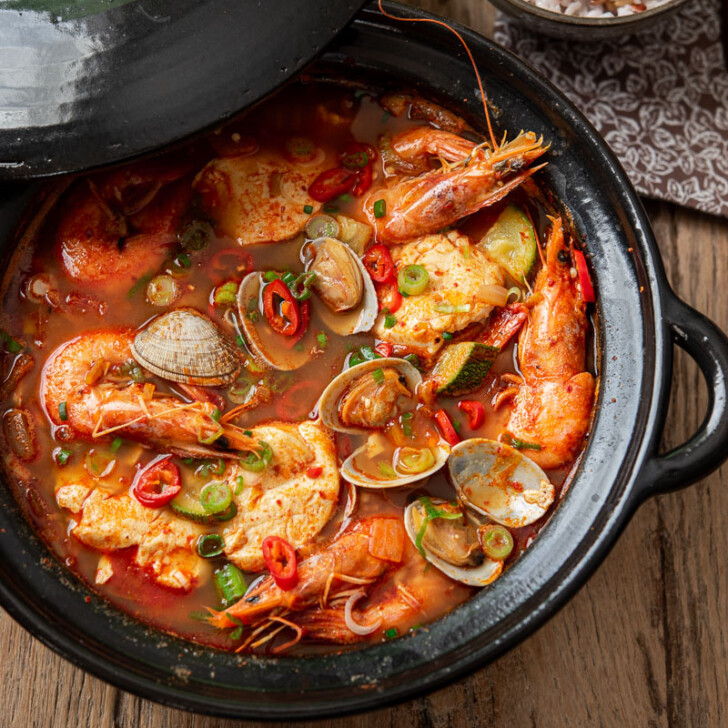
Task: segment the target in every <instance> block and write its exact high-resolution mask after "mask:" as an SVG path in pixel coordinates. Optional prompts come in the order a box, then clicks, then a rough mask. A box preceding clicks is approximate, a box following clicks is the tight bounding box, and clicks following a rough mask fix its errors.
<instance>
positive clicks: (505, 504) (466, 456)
mask: <svg viewBox="0 0 728 728" xmlns="http://www.w3.org/2000/svg"><path fill="white" fill-rule="evenodd" d="M504 468H505V470H504ZM448 469H449V471H450V479H451V480H452V483H453V485H454V486H455V490H456V491H457V492H458V495H459V496H460V499H461V500H462V501H463V502H464V503H465V504H466V505H467V506H468V507H469V508H472V509H473V510H474V511H476V512H477V513H482V514H483V515H486V516H488V517H489V518H491V519H492V520H494V521H496V523H500V524H502V525H504V526H508V527H509V528H521V527H522V526H528V525H529V524H530V523H534V522H535V521H538V519H539V518H542V517H543V516H544V515H545V513H546V511H547V510H548V509H549V507H550V506H551V504H552V503H553V502H554V497H555V493H556V491H555V489H554V486H553V485H552V484H551V482H550V481H549V479H548V476H547V475H546V473H544V471H543V470H541V468H540V467H539V466H538V465H536V463H534V462H533V460H531V459H530V458H528V457H526V456H525V455H524V454H523V453H522V452H519V451H518V450H515V449H514V448H512V447H510V446H509V445H506V444H504V443H502V442H495V441H494V440H485V439H482V438H472V439H470V440H464V441H463V442H459V443H458V444H457V445H455V447H453V449H452V452H451V454H450V460H449V461H448Z"/></svg>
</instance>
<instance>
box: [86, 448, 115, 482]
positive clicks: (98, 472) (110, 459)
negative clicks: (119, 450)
mask: <svg viewBox="0 0 728 728" xmlns="http://www.w3.org/2000/svg"><path fill="white" fill-rule="evenodd" d="M84 466H85V467H86V471H87V472H88V474H89V475H91V476H92V477H94V478H105V477H106V476H107V475H110V474H111V473H112V471H113V470H114V467H115V466H116V458H114V456H113V455H112V454H111V453H108V452H104V451H103V450H102V451H98V450H96V449H95V448H93V449H91V450H89V451H88V452H87V453H86V457H85V459H84Z"/></svg>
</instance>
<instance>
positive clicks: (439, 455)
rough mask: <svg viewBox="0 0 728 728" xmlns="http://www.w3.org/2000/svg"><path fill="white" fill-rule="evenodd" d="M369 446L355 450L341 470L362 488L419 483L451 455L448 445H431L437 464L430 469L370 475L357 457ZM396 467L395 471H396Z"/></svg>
mask: <svg viewBox="0 0 728 728" xmlns="http://www.w3.org/2000/svg"><path fill="white" fill-rule="evenodd" d="M366 449H367V446H366V445H362V447H360V448H359V449H358V450H355V451H354V452H353V453H352V454H351V455H349V457H348V458H346V460H344V462H343V463H342V464H341V468H340V469H339V472H340V473H341V477H342V478H344V479H345V480H348V481H349V482H350V483H353V484H354V485H359V486H361V487H362V488H376V489H382V488H399V487H400V486H402V485H409V484H410V483H417V482H419V481H421V480H424V479H425V478H429V477H430V476H431V475H432V474H433V473H436V472H437V471H438V470H439V469H440V468H441V467H442V466H443V465H444V464H445V463H446V462H447V458H448V456H449V455H450V448H449V447H448V446H447V445H444V444H440V445H436V446H435V447H431V448H430V450H432V453H433V455H434V456H435V464H434V465H433V466H432V467H431V468H429V469H428V470H424V471H423V472H421V473H414V474H410V475H404V474H400V475H399V476H398V477H396V478H387V477H385V476H384V475H382V476H381V477H377V476H376V475H370V474H369V473H367V472H364V470H362V469H361V468H360V467H358V466H357V458H358V457H359V456H360V455H364V453H365V452H366ZM396 472H397V471H396V469H395V473H396Z"/></svg>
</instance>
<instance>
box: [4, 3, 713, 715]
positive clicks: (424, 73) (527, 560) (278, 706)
mask: <svg viewBox="0 0 728 728" xmlns="http://www.w3.org/2000/svg"><path fill="white" fill-rule="evenodd" d="M386 5H387V7H388V9H390V10H392V11H393V12H395V13H396V14H397V15H409V16H412V17H429V16H428V15H427V14H426V13H424V12H422V11H417V10H414V9H412V8H404V7H402V6H398V5H395V4H393V3H387V4H386ZM453 25H456V24H454V23H453ZM456 27H458V30H459V31H460V32H461V34H462V35H463V37H465V38H466V40H467V42H468V44H469V45H470V47H471V49H472V50H473V52H474V54H475V57H476V60H477V61H478V64H479V66H480V67H481V69H483V70H484V71H485V75H486V82H487V83H488V84H489V88H491V89H492V90H493V92H494V97H496V98H497V100H499V101H500V102H501V104H500V108H499V109H498V111H499V112H502V115H503V117H504V118H506V119H511V116H509V113H510V109H509V104H513V105H515V106H514V108H518V109H521V111H519V112H518V114H515V115H514V116H513V119H514V120H515V121H516V122H517V123H521V122H522V121H524V120H528V121H531V120H533V119H535V120H536V122H534V123H535V124H536V125H538V124H539V123H540V124H542V125H546V124H548V125H550V126H549V128H550V130H551V131H552V133H553V148H552V152H551V155H552V162H553V163H552V165H550V167H547V168H546V170H545V171H544V172H542V173H540V174H542V175H544V177H545V178H546V180H547V182H546V187H547V188H549V189H552V190H553V191H554V193H555V194H556V197H557V198H558V199H564V200H565V201H566V203H567V205H569V208H570V209H571V210H572V212H573V213H574V224H575V227H576V229H577V231H578V232H579V233H580V234H583V235H586V241H585V243H586V249H587V250H588V251H589V253H590V255H592V256H593V257H594V260H595V265H594V271H595V274H596V284H597V287H598V290H599V295H600V307H601V311H602V314H603V315H604V316H603V320H600V322H599V326H598V329H599V334H600V337H602V341H603V349H602V355H601V358H600V361H599V369H600V376H601V385H600V391H599V402H598V408H599V413H598V416H597V419H596V421H595V424H594V429H593V431H592V437H591V439H590V441H589V443H588V445H587V448H586V451H585V453H584V455H583V458H582V461H581V463H580V465H579V467H578V470H577V474H576V476H575V478H574V480H573V482H572V484H571V487H570V490H569V492H568V494H567V496H566V497H565V498H564V499H563V501H562V502H561V503H560V505H559V507H558V508H557V509H556V511H555V513H554V514H553V516H552V517H551V519H550V520H549V522H548V524H547V525H546V526H545V527H544V529H543V531H542V532H541V534H540V535H539V538H538V539H536V540H535V542H534V543H533V545H532V546H530V547H529V549H528V550H527V551H526V552H525V553H524V554H523V555H522V556H521V557H520V558H519V560H518V561H517V562H516V563H515V564H514V565H513V566H512V567H511V568H510V569H509V570H507V571H506V573H505V574H504V575H503V576H502V577H501V578H500V579H499V580H497V581H496V582H495V583H494V584H493V585H492V586H491V587H490V588H489V589H488V590H487V591H484V592H481V593H480V594H478V595H477V596H475V597H474V598H472V599H470V600H469V601H467V602H465V603H464V604H463V605H461V606H460V607H458V608H456V609H455V610H453V611H452V612H451V613H450V614H448V615H446V616H445V617H443V618H442V619H440V620H438V621H437V622H435V623H433V624H432V625H429V626H428V627H426V628H425V629H422V630H419V631H417V632H416V633H414V634H411V635H407V636H403V637H402V638H400V639H397V640H393V641H391V642H387V643H383V644H378V645H374V646H370V647H367V648H364V649H359V650H355V651H351V652H344V653H342V654H339V655H325V656H316V657H301V658H257V657H249V656H248V657H243V656H235V655H232V654H230V653H221V652H218V651H214V650H211V649H207V648H202V647H200V646H198V645H193V644H191V643H189V642H186V641H183V640H180V639H178V638H175V637H170V636H168V635H165V634H163V633H160V632H158V631H154V630H151V629H149V628H146V627H144V626H143V625H141V624H140V623H138V622H134V621H133V620H131V619H130V618H128V617H126V616H125V615H123V614H122V613H120V612H119V610H116V609H115V608H113V607H111V606H109V605H108V604H107V603H105V602H104V601H103V600H101V599H99V598H98V597H96V596H95V595H94V594H93V592H90V591H89V590H87V589H86V588H85V587H84V586H83V585H82V584H80V582H78V580H76V581H73V580H74V579H75V577H69V574H68V573H67V572H65V571H64V569H63V567H61V566H60V565H59V564H57V563H55V562H53V561H52V560H51V559H49V558H48V557H47V556H45V557H41V558H45V563H44V564H42V568H41V567H39V566H38V564H37V563H35V562H34V561H33V559H36V558H38V554H42V553H43V550H42V549H39V548H38V539H37V538H36V537H35V536H34V535H33V533H32V531H31V530H30V528H29V526H28V525H27V524H24V525H23V523H24V522H20V521H18V520H17V518H16V520H15V521H14V522H13V523H14V524H15V526H16V528H14V529H13V530H8V529H6V532H5V533H4V534H1V535H0V557H3V556H6V558H5V559H2V558H0V576H2V577H3V578H0V603H1V604H2V605H3V606H4V607H5V608H6V609H7V610H8V612H10V614H11V615H12V616H13V617H14V618H15V619H17V620H18V621H19V622H21V624H23V625H24V626H25V627H26V628H28V629H29V630H30V631H31V632H32V633H33V634H34V635H35V636H37V637H38V638H39V639H41V640H42V641H43V642H44V643H45V644H47V645H48V646H50V647H52V648H53V649H55V650H56V651H58V652H60V653H61V654H62V655H63V656H64V657H66V658H67V659H69V660H70V661H71V662H73V663H74V664H76V665H78V666H80V667H83V668H84V669H87V670H89V671H91V672H92V673H94V674H95V675H98V676H99V677H102V678H103V679H106V680H108V681H109V682H111V683H113V684H115V685H117V686H119V687H121V688H123V689H126V690H130V691H132V692H134V693H136V694H138V695H141V696H143V697H147V698H149V699H152V700H156V701H157V702H161V703H164V704H167V705H171V706H174V707H180V708H185V709H191V710H195V711H199V712H203V713H207V714H211V715H219V716H225V717H236V718H254V719H272V720H275V719H281V718H285V719H289V720H291V719H310V718H314V717H319V718H320V717H325V716H341V715H343V714H345V713H351V712H355V711H360V710H366V709H371V708H377V707H382V706H383V705H386V704H389V703H392V702H396V701H399V700H402V699H405V698H408V697H412V696H414V695H416V694H420V693H422V692H425V691H429V690H432V689H434V688H436V687H439V686H442V685H444V684H446V683H449V682H451V681H452V680H454V679H456V678H458V677H460V676H462V675H464V674H466V673H468V672H470V671H472V670H473V669H475V668H476V667H479V666H482V665H484V664H485V663H486V662H488V661H490V660H492V659H494V658H495V657H497V656H499V655H500V654H502V653H503V652H504V651H505V650H507V649H508V648H510V647H511V646H513V645H514V644H515V643H516V642H517V641H520V640H522V639H523V638H524V637H525V636H527V635H528V634H530V633H531V632H533V631H534V630H535V629H536V628H537V627H538V626H540V625H542V624H543V623H544V622H545V621H546V620H547V619H548V618H549V617H550V616H552V615H553V614H554V613H555V612H556V611H557V610H558V609H559V608H560V607H561V606H562V605H563V604H564V603H565V602H566V601H567V600H568V598H570V597H571V596H572V595H573V594H574V593H575V592H576V590H577V589H578V588H579V587H580V586H581V585H582V584H583V583H584V581H585V579H586V578H587V577H588V576H589V575H590V574H591V573H592V572H593V571H594V569H595V568H596V566H597V565H598V563H599V562H600V561H601V559H603V558H604V556H605V555H606V553H607V552H608V551H609V549H610V548H611V546H612V545H613V543H614V542H615V540H616V538H617V536H618V535H619V533H620V531H621V529H622V527H623V526H624V524H625V523H626V522H627V520H628V518H629V517H630V516H631V514H632V513H633V511H634V509H635V508H636V506H637V505H638V504H639V502H640V501H641V500H642V499H643V498H644V497H646V495H648V494H649V490H648V489H647V488H646V486H644V485H640V483H639V478H640V473H641V470H642V467H643V465H644V463H645V462H646V461H647V460H648V459H649V457H650V456H651V455H654V453H655V452H656V447H657V442H658V440H659V436H660V430H661V425H662V422H663V419H664V415H665V410H666V407H667V394H668V391H669V384H670V377H671V363H672V349H671V345H670V341H669V329H668V326H667V324H666V322H665V321H664V319H663V315H662V311H663V310H665V309H666V308H668V307H669V306H670V305H671V302H672V301H673V300H675V299H674V295H673V294H672V292H671V291H670V289H669V287H668V286H667V283H666V280H665V275H664V271H663V268H662V264H661V261H660V258H659V253H658V252H657V247H656V243H655V240H654V238H653V235H652V232H651V229H650V225H649V222H648V220H647V218H646V215H645V213H644V210H643V209H642V206H641V203H640V201H639V199H638V198H637V195H636V193H635V192H634V190H633V189H632V187H631V185H630V183H629V181H628V180H627V177H626V175H625V173H624V172H623V170H622V169H621V167H620V166H619V164H618V162H617V161H616V160H615V158H614V156H613V155H612V154H611V152H610V151H609V150H608V148H607V147H606V144H605V143H604V141H603V140H601V138H600V137H599V136H598V134H597V132H596V131H595V130H594V129H593V128H592V127H591V126H590V125H589V123H588V122H587V121H586V119H585V118H584V117H583V116H582V115H581V114H580V113H579V112H578V111H577V110H576V109H575V108H574V107H573V106H572V105H571V104H570V103H569V102H568V101H567V100H566V99H565V98H564V97H563V96H562V95H561V94H560V93H559V92H558V91H556V90H555V89H554V88H553V87H552V86H551V85H550V84H548V82H547V81H545V80H544V79H542V78H540V77H539V76H537V75H536V73H535V72H534V71H532V70H531V69H530V68H529V67H528V66H526V65H525V64H524V63H523V62H522V61H520V60H519V59H517V58H516V57H515V56H512V55H511V54H510V53H508V52H507V51H505V50H504V49H502V48H500V47H498V46H497V45H495V44H494V43H492V42H490V41H488V40H486V39H484V38H482V37H480V36H478V35H476V34H475V33H474V32H472V31H469V30H467V29H465V28H462V27H459V26H456ZM382 41H385V42H382ZM415 46H417V48H416V50H417V51H420V52H418V53H413V52H412V49H413V48H414V47H415ZM408 49H409V53H410V55H409V56H407V55H406V54H405V51H406V50H408ZM423 49H427V50H426V51H425V50H423ZM403 54H405V55H403ZM414 56H417V57H416V58H415V57H414ZM352 57H356V59H357V67H358V69H359V70H360V71H361V72H362V73H364V74H366V73H374V72H382V73H385V74H386V73H392V74H394V73H396V74H397V75H398V78H401V79H402V83H405V82H410V83H412V84H413V85H417V83H418V79H419V84H420V85H422V86H423V87H425V88H427V89H432V93H431V95H437V94H439V95H441V96H448V95H450V100H451V103H453V104H455V105H458V106H460V107H461V108H463V109H466V110H467V109H469V111H470V113H471V114H474V113H477V105H478V101H477V98H476V99H474V98H472V95H473V94H472V88H473V86H472V80H471V78H470V76H467V72H466V71H465V70H463V69H464V68H466V66H465V65H464V64H465V61H464V60H462V54H460V55H459V46H457V42H456V41H453V40H452V38H451V37H450V36H449V34H446V32H445V31H444V30H442V29H440V28H437V27H435V26H432V25H430V24H418V25H416V26H415V25H413V26H406V27H404V28H403V27H402V25H401V24H398V23H395V22H393V21H389V20H386V19H385V18H383V17H382V16H381V15H380V14H378V13H377V12H376V11H375V10H374V9H373V8H372V7H370V8H368V9H367V10H365V11H363V12H362V13H361V14H360V15H359V16H358V18H357V19H356V21H355V22H354V24H353V25H352V26H351V27H350V28H349V29H348V30H347V31H345V33H344V35H343V36H342V37H341V38H340V39H339V40H338V41H337V43H336V44H335V45H334V46H333V47H331V48H330V49H329V51H328V52H327V54H326V55H325V56H324V57H323V59H322V60H321V61H320V63H319V65H318V66H317V68H320V69H323V73H324V75H325V73H326V72H327V69H329V68H331V69H337V68H338V69H339V70H341V69H344V72H345V73H346V71H347V69H350V68H351V67H352V66H351V62H350V59H351V58H352ZM448 64H451V65H452V67H450V66H449V65H448ZM458 68H459V69H460V70H459V72H458V71H457V69H458ZM423 77H424V78H423ZM434 79H438V85H437V89H436V88H435V87H436V81H435V80H434ZM504 89H505V90H504ZM524 94H525V95H524ZM466 95H467V97H470V98H471V100H470V102H469V103H464V102H462V98H463V97H464V96H466ZM458 98H459V99H460V101H458ZM538 120H540V121H538ZM536 131H538V130H537V129H536ZM577 152H578V154H577ZM575 165H576V166H575ZM579 165H581V166H579ZM582 168H584V169H587V168H588V169H592V168H593V170H594V171H593V172H592V174H593V175H595V176H594V177H593V178H591V177H590V178H589V179H590V180H591V184H590V185H585V186H583V187H578V186H576V182H575V180H576V181H578V175H576V171H579V170H582ZM580 173H582V172H580ZM583 174H585V172H583ZM570 185H572V186H571V187H570ZM596 189H600V190H601V191H602V196H601V197H599V198H594V196H593V192H594V190H596ZM600 231H601V232H600ZM610 237H611V238H612V240H610ZM615 241H616V242H615ZM615 321H618V322H619V323H620V326H621V327H622V328H621V329H619V330H617V329H615V327H614V322H615ZM605 352H608V353H609V356H606V355H605ZM617 353H618V354H619V355H618V356H617ZM613 356H614V358H612V357H613ZM698 477H700V476H698ZM3 500H7V499H6V498H4V494H3V492H2V491H0V505H1V504H2V502H3ZM6 505H7V507H8V509H9V511H12V508H13V504H12V503H6ZM15 510H16V511H17V510H18V509H17V506H15ZM9 511H8V512H2V509H0V527H1V526H3V525H4V524H5V523H10V521H9V519H10V517H11V515H12V514H11V513H10V512H9ZM10 554H14V556H13V557H12V561H13V563H12V567H13V568H9V564H10V561H9V560H8V558H7V556H8V555H10ZM26 571H27V573H28V574H30V575H31V578H32V577H33V576H35V577H37V579H38V581H37V583H36V582H33V581H32V580H29V579H28V578H27V577H26V576H25V574H26ZM89 595H91V597H92V603H91V604H90V605H89V604H87V603H86V601H85V600H86V599H87V598H88V597H89ZM61 607H62V611H61V613H60V614H59V613H58V612H59V608H61ZM54 610H55V611H54ZM473 625H478V626H477V627H474V626H473ZM161 662H163V663H164V664H163V665H162V664H161Z"/></svg>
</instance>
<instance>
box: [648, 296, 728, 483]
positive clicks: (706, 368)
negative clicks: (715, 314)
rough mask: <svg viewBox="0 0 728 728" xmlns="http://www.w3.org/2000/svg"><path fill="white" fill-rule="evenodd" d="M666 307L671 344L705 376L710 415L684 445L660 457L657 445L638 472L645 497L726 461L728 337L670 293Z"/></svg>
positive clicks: (701, 475) (692, 480)
mask: <svg viewBox="0 0 728 728" xmlns="http://www.w3.org/2000/svg"><path fill="white" fill-rule="evenodd" d="M665 304H666V305H665V319H666V320H667V322H668V327H669V328H670V333H671V335H672V340H673V343H675V344H677V345H678V346H679V347H680V348H681V349H683V350H684V351H685V352H686V353H687V354H688V355H689V356H690V357H692V358H693V360H694V361H695V362H696V363H697V365H698V366H699V367H700V369H701V371H702V373H703V376H704V377H705V383H706V384H707V386H708V411H707V413H706V415H705V419H704V420H703V422H702V423H701V425H700V427H698V429H697V431H696V432H695V434H694V435H693V436H692V437H691V438H690V439H689V440H688V441H687V442H686V443H684V444H682V445H680V446H678V447H676V448H673V449H672V450H670V451H669V452H666V453H664V454H663V455H660V454H658V453H657V448H658V447H659V440H656V442H655V443H654V444H653V448H654V449H653V453H652V455H651V457H649V459H648V460H647V461H646V462H645V465H644V467H643V469H642V472H641V473H640V480H641V483H640V485H639V489H640V491H641V493H640V495H642V497H647V496H651V495H656V494H659V493H665V492H667V491H670V490H675V489H677V488H682V487H685V486H687V485H690V484H691V483H695V482H696V481H698V480H700V479H701V478H704V477H705V476H706V475H708V474H709V473H711V472H712V471H713V470H715V469H716V468H718V467H719V466H720V465H721V463H722V462H723V461H724V460H726V458H728V337H726V335H725V334H724V333H723V332H722V331H721V330H720V328H719V327H718V326H717V325H716V324H714V323H713V322H712V321H711V320H710V319H708V318H706V317H705V316H703V314H701V313H700V312H698V311H696V310H695V309H694V308H692V307H691V306H689V305H688V304H687V303H685V302H684V301H682V300H680V299H679V298H678V297H677V296H676V295H675V294H674V293H672V291H670V293H669V297H668V298H667V300H666V302H665Z"/></svg>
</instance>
